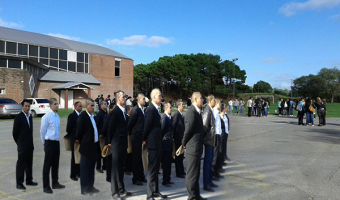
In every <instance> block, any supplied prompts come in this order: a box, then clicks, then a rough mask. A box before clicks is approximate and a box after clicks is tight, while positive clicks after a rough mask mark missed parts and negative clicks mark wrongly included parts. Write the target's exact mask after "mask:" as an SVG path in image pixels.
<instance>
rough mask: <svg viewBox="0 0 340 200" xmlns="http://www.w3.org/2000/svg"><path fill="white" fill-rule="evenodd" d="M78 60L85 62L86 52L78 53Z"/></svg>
mask: <svg viewBox="0 0 340 200" xmlns="http://www.w3.org/2000/svg"><path fill="white" fill-rule="evenodd" d="M77 62H84V53H79V52H78V53H77Z"/></svg>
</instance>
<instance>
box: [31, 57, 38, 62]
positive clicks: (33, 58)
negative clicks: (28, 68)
mask: <svg viewBox="0 0 340 200" xmlns="http://www.w3.org/2000/svg"><path fill="white" fill-rule="evenodd" d="M30 59H31V60H34V61H35V62H38V58H35V57H30Z"/></svg>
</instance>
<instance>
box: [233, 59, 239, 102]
mask: <svg viewBox="0 0 340 200" xmlns="http://www.w3.org/2000/svg"><path fill="white" fill-rule="evenodd" d="M237 60H238V58H234V59H233V60H232V61H233V63H234V68H233V74H234V81H233V99H235V61H237Z"/></svg>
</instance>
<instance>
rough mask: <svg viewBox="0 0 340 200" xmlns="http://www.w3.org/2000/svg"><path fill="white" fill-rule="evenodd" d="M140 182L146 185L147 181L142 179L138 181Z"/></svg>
mask: <svg viewBox="0 0 340 200" xmlns="http://www.w3.org/2000/svg"><path fill="white" fill-rule="evenodd" d="M140 182H143V183H146V182H148V181H147V180H146V179H145V178H144V179H142V180H140Z"/></svg>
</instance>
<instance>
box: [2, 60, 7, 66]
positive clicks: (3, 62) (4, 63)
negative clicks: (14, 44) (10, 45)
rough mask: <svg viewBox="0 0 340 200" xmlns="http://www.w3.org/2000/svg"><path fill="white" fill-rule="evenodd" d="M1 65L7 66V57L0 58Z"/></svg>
mask: <svg viewBox="0 0 340 200" xmlns="http://www.w3.org/2000/svg"><path fill="white" fill-rule="evenodd" d="M0 67H7V59H0Z"/></svg>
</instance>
